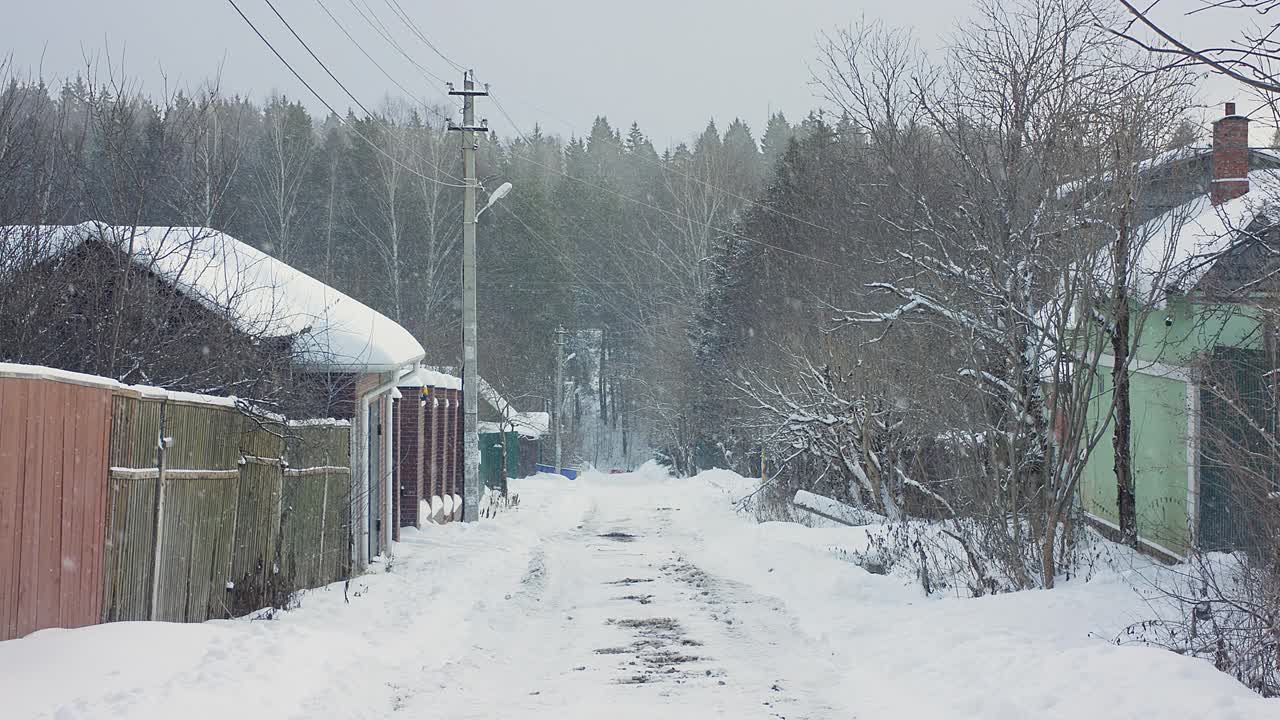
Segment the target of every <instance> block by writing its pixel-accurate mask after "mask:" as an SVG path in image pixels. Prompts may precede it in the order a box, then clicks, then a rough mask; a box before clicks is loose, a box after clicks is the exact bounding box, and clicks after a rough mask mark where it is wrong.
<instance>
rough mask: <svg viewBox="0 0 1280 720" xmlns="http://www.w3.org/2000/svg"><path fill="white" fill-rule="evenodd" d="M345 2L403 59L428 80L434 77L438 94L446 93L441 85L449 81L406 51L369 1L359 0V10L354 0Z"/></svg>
mask: <svg viewBox="0 0 1280 720" xmlns="http://www.w3.org/2000/svg"><path fill="white" fill-rule="evenodd" d="M347 3H348V4H349V5H351V7H352V8H354V9H355V11H356V13H358V14H359V15H360V17H361V18H362V19H363V20H364V21H365V23H367V24H368V25H369V27H371V28H373V31H374V32H376V33H377V34H378V35H379V36H380V37H381V38H382V39H383V40H385V41H386V43H387V44H388V45H390V46H391V47H393V48H395V50H396V52H398V53H400V54H401V55H402V56H403V57H404V59H406V60H408V61H409V63H410V64H411V65H413V66H414V67H416V68H418V71H419V72H421V73H422V74H423V75H425V76H426V77H427V78H429V81H430V79H434V80H435V81H436V82H438V83H440V85H435V88H436V90H437V91H438V92H439V93H440V94H442V95H446V94H448V93H447V92H446V91H445V89H444V88H443V87H442V85H447V84H448V83H449V81H448V80H445V79H444V78H442V77H440V76H439V75H437V74H435V73H433V72H431V71H430V70H428V69H427V68H425V67H423V66H422V64H421V63H419V62H418V61H417V60H415V59H414V58H413V56H412V55H410V54H409V53H408V52H406V51H405V49H404V48H403V47H402V46H401V45H400V43H399V42H397V41H396V39H395V38H394V37H393V36H392V35H391V30H390V28H388V27H387V26H386V24H385V23H383V22H382V19H381V18H379V17H378V14H377V13H376V12H374V10H373V8H371V7H369V3H367V2H365V0H361V3H362V4H363V5H364V7H365V9H364V10H361V9H360V6H359V5H356V2H355V0H347ZM366 10H367V11H368V14H366V12H365V11H366ZM375 21H376V22H375Z"/></svg>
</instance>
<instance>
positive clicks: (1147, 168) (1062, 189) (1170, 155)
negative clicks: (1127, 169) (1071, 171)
mask: <svg viewBox="0 0 1280 720" xmlns="http://www.w3.org/2000/svg"><path fill="white" fill-rule="evenodd" d="M1212 152H1213V149H1212V148H1208V147H1192V146H1184V147H1179V148H1174V149H1172V150H1165V151H1164V152H1160V153H1156V154H1155V155H1152V156H1151V157H1149V158H1146V159H1145V160H1139V161H1137V162H1135V163H1134V164H1133V169H1134V171H1135V172H1136V173H1137V174H1139V175H1142V174H1145V173H1148V172H1151V171H1153V170H1156V169H1158V168H1160V167H1162V166H1165V165H1171V164H1173V163H1177V162H1182V161H1185V160H1193V159H1196V158H1201V157H1205V156H1206V155H1209V154H1211V153H1212ZM1112 174H1113V173H1112V171H1110V170H1108V171H1106V172H1104V173H1102V174H1100V175H1097V176H1094V177H1089V178H1085V179H1081V180H1072V181H1070V182H1067V183H1063V184H1062V185H1059V186H1058V189H1057V194H1058V197H1060V198H1061V197H1065V196H1067V195H1070V194H1071V193H1074V192H1076V191H1077V190H1080V189H1081V188H1084V187H1087V186H1089V185H1091V184H1094V183H1098V184H1105V183H1109V182H1111V177H1112Z"/></svg>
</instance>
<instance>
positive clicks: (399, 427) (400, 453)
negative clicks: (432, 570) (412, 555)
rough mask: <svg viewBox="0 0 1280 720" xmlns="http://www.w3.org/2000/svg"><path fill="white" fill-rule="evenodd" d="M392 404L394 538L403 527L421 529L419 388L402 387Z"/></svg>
mask: <svg viewBox="0 0 1280 720" xmlns="http://www.w3.org/2000/svg"><path fill="white" fill-rule="evenodd" d="M400 394H401V398H400V400H399V401H397V402H396V404H395V409H394V414H395V431H396V442H395V445H396V486H397V488H398V490H399V492H397V493H396V497H395V503H396V515H397V517H398V518H399V521H398V522H397V523H396V526H395V535H396V539H397V540H398V539H399V538H400V528H401V527H402V526H404V525H413V526H414V527H422V522H421V518H419V517H418V501H419V499H421V498H422V497H423V473H422V458H423V434H422V433H423V409H422V400H421V395H422V388H421V387H401V388H400Z"/></svg>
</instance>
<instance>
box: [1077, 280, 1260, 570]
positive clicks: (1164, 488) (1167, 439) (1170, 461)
mask: <svg viewBox="0 0 1280 720" xmlns="http://www.w3.org/2000/svg"><path fill="white" fill-rule="evenodd" d="M1139 338H1140V339H1139V343H1138V345H1137V348H1136V353H1135V356H1136V362H1135V365H1136V367H1138V368H1139V369H1138V372H1136V373H1134V374H1133V375H1132V376H1131V378H1130V381H1129V383H1130V400H1131V406H1132V412H1133V416H1132V419H1133V426H1132V436H1133V437H1132V440H1133V444H1132V449H1133V470H1134V492H1135V495H1136V502H1137V508H1136V511H1137V519H1138V534H1139V537H1140V538H1142V539H1143V540H1145V541H1146V542H1148V543H1151V544H1154V545H1156V546H1158V548H1159V549H1163V550H1166V551H1168V552H1171V553H1173V554H1175V555H1185V554H1186V553H1187V552H1188V551H1189V550H1190V547H1191V538H1192V537H1193V533H1192V532H1191V527H1190V525H1191V522H1192V520H1191V519H1192V518H1194V517H1195V515H1196V513H1195V511H1196V508H1195V506H1194V503H1195V491H1196V489H1197V488H1196V477H1195V475H1194V473H1189V472H1188V458H1187V433H1188V416H1189V415H1190V414H1191V412H1192V409H1191V408H1189V407H1188V401H1189V400H1190V401H1191V402H1192V403H1196V402H1198V398H1197V397H1195V395H1196V394H1197V393H1198V386H1195V385H1193V386H1192V395H1193V397H1192V398H1188V394H1187V384H1188V383H1187V380H1186V379H1185V378H1187V377H1190V378H1192V379H1193V382H1194V377H1195V375H1194V373H1193V372H1191V371H1190V368H1192V367H1194V366H1195V364H1196V362H1197V359H1198V357H1199V356H1200V355H1201V354H1202V353H1205V352H1207V351H1210V350H1212V349H1213V347H1214V346H1215V345H1225V346H1233V347H1258V346H1259V345H1260V343H1261V337H1260V334H1259V331H1258V322H1257V319H1256V317H1255V316H1254V314H1253V311H1252V310H1251V309H1250V308H1248V307H1245V306H1239V305H1214V304H1204V303H1200V302H1193V301H1189V300H1187V299H1185V298H1178V299H1175V300H1173V301H1171V302H1170V303H1169V306H1168V307H1167V308H1164V309H1161V310H1159V311H1154V312H1151V313H1150V314H1149V315H1148V316H1147V318H1146V319H1145V321H1144V322H1143V324H1142V328H1141V332H1140V336H1139ZM1152 363H1159V364H1160V365H1158V366H1152V365H1151V364H1152ZM1099 373H1101V375H1102V377H1100V378H1099V380H1098V384H1097V392H1095V393H1094V397H1093V400H1092V402H1091V403H1090V405H1089V421H1090V423H1091V425H1093V424H1097V423H1100V422H1102V421H1104V420H1105V418H1106V416H1107V411H1108V409H1109V407H1110V404H1111V377H1110V368H1099ZM1111 443H1112V432H1111V427H1110V426H1108V427H1107V428H1106V430H1105V434H1104V435H1103V437H1102V439H1101V440H1100V441H1099V442H1098V444H1097V446H1096V447H1095V448H1094V450H1093V453H1092V454H1091V455H1090V456H1089V459H1088V461H1087V463H1086V465H1085V471H1084V475H1083V477H1082V478H1081V484H1080V501H1081V505H1082V507H1083V508H1084V510H1085V512H1087V513H1090V514H1091V515H1093V516H1095V517H1096V518H1098V519H1100V520H1103V521H1105V522H1107V523H1110V524H1112V525H1115V524H1117V523H1118V520H1119V518H1118V513H1117V510H1116V481H1115V471H1114V469H1113V465H1114V462H1115V453H1114V451H1113V449H1112V445H1111ZM1196 461H1198V458H1197V459H1196ZM1189 483H1190V485H1189ZM1189 487H1190V493H1189Z"/></svg>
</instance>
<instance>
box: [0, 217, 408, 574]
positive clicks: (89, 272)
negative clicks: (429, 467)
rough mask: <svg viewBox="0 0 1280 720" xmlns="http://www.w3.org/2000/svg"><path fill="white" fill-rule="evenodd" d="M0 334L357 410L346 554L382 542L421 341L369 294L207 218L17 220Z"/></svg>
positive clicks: (148, 369) (1, 288)
mask: <svg viewBox="0 0 1280 720" xmlns="http://www.w3.org/2000/svg"><path fill="white" fill-rule="evenodd" d="M0 337H3V338H4V343H3V347H0V360H9V361H16V362H22V363H28V364H38V365H50V366H55V367H59V368H63V369H67V370H75V371H80V372H87V373H93V374H97V375H106V376H109V377H113V378H114V379H116V380H120V381H124V382H130V383H146V384H152V385H161V386H163V387H166V388H170V389H175V390H190V391H195V392H203V393H206V394H215V395H239V396H240V397H246V398H250V399H253V400H255V401H261V400H262V398H263V397H264V396H265V397H267V398H271V397H286V398H287V397H288V396H287V395H286V394H282V393H280V392H278V391H280V390H281V388H290V389H292V390H293V391H294V392H293V396H294V397H293V398H292V399H294V400H296V396H297V395H299V394H301V395H304V396H306V395H308V394H309V395H311V396H314V397H315V398H316V399H317V402H316V403H314V404H311V405H310V406H302V407H299V406H296V405H295V406H294V407H289V408H287V410H288V412H289V414H290V415H291V416H293V417H301V416H310V417H325V416H328V417H336V418H345V419H349V420H351V422H352V435H351V437H352V441H351V466H352V470H353V472H352V477H353V488H352V502H351V506H352V526H353V530H354V532H353V535H354V540H355V542H354V544H353V549H352V555H353V557H352V559H353V563H354V564H355V566H356V568H359V567H361V566H363V565H364V564H365V563H367V562H369V561H370V560H371V559H372V558H374V557H375V556H377V555H378V554H380V553H382V552H384V551H385V550H387V549H388V548H389V546H390V542H391V539H392V535H393V526H395V525H396V524H397V522H396V521H395V515H394V513H393V496H394V495H395V493H394V459H395V453H396V448H395V446H394V441H393V433H392V432H390V428H391V426H392V413H393V406H394V404H395V402H396V401H397V400H399V399H401V394H400V391H399V390H398V387H399V386H400V385H401V382H402V379H403V378H404V377H405V376H407V375H410V374H412V373H414V372H415V371H416V370H417V369H418V366H419V364H420V361H421V360H422V358H423V356H424V351H423V348H422V345H420V344H419V343H418V341H417V340H416V339H414V337H413V335H412V334H410V333H409V331H408V330H406V329H405V328H404V327H402V326H400V325H399V324H398V323H396V322H394V321H392V320H391V319H390V318H388V317H386V316H385V315H383V314H381V313H379V312H377V311H376V310H374V309H373V308H370V307H369V306H367V305H365V304H363V303H361V302H359V301H358V300H355V299H354V298H352V297H350V296H348V295H346V294H344V293H342V292H340V291H338V290H336V289H334V288H332V287H330V286H328V285H326V284H325V283H322V282H320V281H319V280H317V279H315V278H313V277H310V276H308V275H307V274H305V273H303V272H301V271H299V270H297V269H295V268H293V267H291V266H289V265H288V264H286V263H284V262H282V261H280V260H278V259H276V258H273V257H271V256H270V255H267V254H266V253H263V252H261V251H259V250H257V249H256V248H253V247H252V246H250V245H248V244H246V243H243V242H241V241H239V240H236V239H235V238H233V237H231V236H229V235H226V234H224V233H222V232H219V231H217V230H212V229H209V228H201V227H136V226H133V227H129V226H112V225H107V224H104V223H98V222H87V223H82V224H79V225H64V226H11V227H3V228H0ZM298 388H302V392H301V393H299V392H297V390H298ZM273 393H274V395H273ZM415 399H416V398H415Z"/></svg>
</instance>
